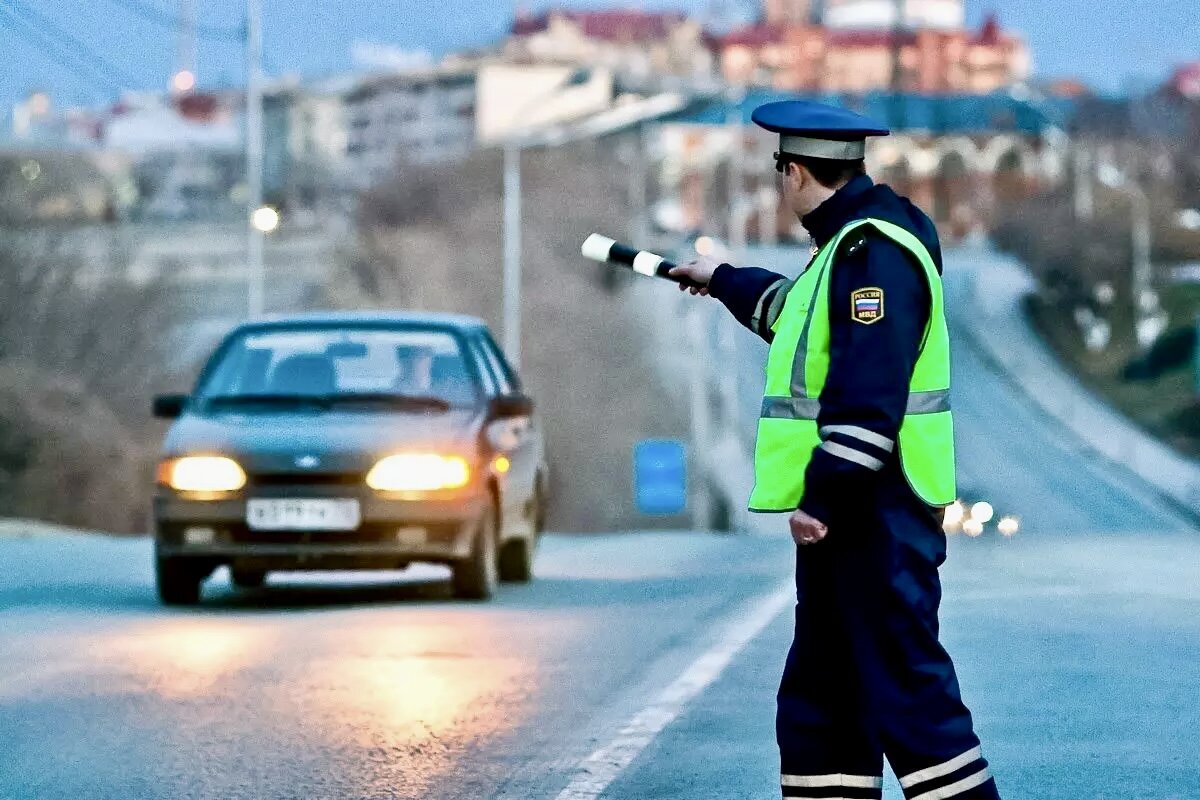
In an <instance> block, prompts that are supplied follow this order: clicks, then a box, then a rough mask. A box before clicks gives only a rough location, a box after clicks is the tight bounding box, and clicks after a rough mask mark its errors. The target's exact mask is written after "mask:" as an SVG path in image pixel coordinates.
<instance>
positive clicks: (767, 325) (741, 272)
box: [708, 264, 794, 342]
mask: <svg viewBox="0 0 1200 800" xmlns="http://www.w3.org/2000/svg"><path fill="white" fill-rule="evenodd" d="M793 283H794V281H791V280H789V279H788V278H785V277H784V276H783V275H780V274H779V273H777V272H771V270H769V269H762V268H760V267H732V266H730V265H729V264H722V265H721V266H719V267H717V270H716V272H714V273H713V276H712V279H711V280H710V281H709V283H708V291H709V293H710V294H711V295H712V296H713V297H715V298H717V299H718V300H720V301H721V302H722V303H723V304H724V306H725V308H727V309H729V313H730V314H733V316H734V318H735V319H736V320H737V321H738V322H740V323H741V324H743V325H745V326H746V327H747V328H749V329H750V330H751V331H753V332H754V333H756V334H758V335H759V336H761V337H762V338H763V339H765V340H766V341H768V342H770V341H771V339H772V338H774V333H772V331H771V325H772V324H773V323H774V322H775V320H776V318H778V316H779V313H780V312H781V311H782V310H783V301H784V299H785V298H786V297H787V290H788V289H790V288H791V287H792V284H793Z"/></svg>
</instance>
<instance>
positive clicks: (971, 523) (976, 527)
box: [962, 517, 983, 538]
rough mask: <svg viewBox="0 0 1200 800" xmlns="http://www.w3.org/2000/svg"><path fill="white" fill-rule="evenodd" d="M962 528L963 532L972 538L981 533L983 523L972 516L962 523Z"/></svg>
mask: <svg viewBox="0 0 1200 800" xmlns="http://www.w3.org/2000/svg"><path fill="white" fill-rule="evenodd" d="M962 529H963V533H965V534H966V535H967V536H970V537H972V538H974V537H976V536H979V535H980V534H982V533H983V523H982V522H980V521H979V520H977V519H975V518H974V517H972V518H971V519H969V520H967V521H966V522H964V523H963V526H962Z"/></svg>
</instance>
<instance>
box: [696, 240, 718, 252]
mask: <svg viewBox="0 0 1200 800" xmlns="http://www.w3.org/2000/svg"><path fill="white" fill-rule="evenodd" d="M715 249H716V243H715V242H713V240H712V237H709V236H700V237H697V239H696V252H697V253H698V254H699V255H702V256H711V255H712V254H713V251H714V250H715Z"/></svg>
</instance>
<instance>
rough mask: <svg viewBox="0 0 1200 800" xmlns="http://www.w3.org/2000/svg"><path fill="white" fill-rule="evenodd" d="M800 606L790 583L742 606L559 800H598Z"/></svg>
mask: <svg viewBox="0 0 1200 800" xmlns="http://www.w3.org/2000/svg"><path fill="white" fill-rule="evenodd" d="M795 601H796V585H795V583H794V582H793V581H792V580H790V579H789V580H787V581H785V582H784V583H783V584H781V585H780V586H779V587H778V588H777V589H776V590H775V591H773V592H771V593H770V594H768V595H766V596H763V597H759V598H756V599H755V600H753V601H751V602H750V603H747V604H746V605H745V606H743V607H742V609H741V611H740V612H739V613H737V614H734V615H733V618H732V619H731V620H730V621H729V622H728V623H726V625H725V629H724V631H722V633H721V635H720V636H719V637H718V638H717V642H716V644H714V645H713V646H712V647H711V648H710V649H709V650H708V651H707V652H705V653H704V654H703V655H701V656H700V657H699V658H697V659H696V660H695V661H693V662H692V663H691V665H689V666H688V668H687V669H686V670H684V671H683V674H681V675H680V676H679V677H678V678H676V679H675V680H674V681H672V682H671V684H670V685H669V686H667V688H665V689H663V690H662V692H660V693H659V695H658V697H656V698H655V699H654V700H653V701H651V703H650V704H649V705H648V706H646V707H645V708H643V709H642V710H641V711H639V712H638V713H637V714H634V716H633V718H632V719H630V720H629V722H628V723H627V724H626V725H625V727H623V728H621V730H620V731H618V732H617V736H616V738H614V739H613V740H612V741H611V742H609V743H608V744H607V745H605V746H604V747H601V748H600V749H599V750H597V751H596V752H594V753H592V754H591V755H590V756H588V757H587V758H585V759H584V760H583V761H581V762H580V763H579V765H578V766H577V767H576V768H575V775H574V777H573V778H572V779H571V782H570V783H569V784H568V785H567V788H565V789H563V790H562V791H561V792H559V794H558V797H557V800H595V798H597V797H599V796H600V795H601V794H602V793H603V792H604V791H605V790H606V789H607V788H608V787H609V786H610V785H611V784H612V782H613V781H614V780H616V778H617V776H618V775H620V774H621V772H622V771H623V770H624V769H625V768H626V767H628V766H629V765H630V764H631V763H632V762H633V760H634V759H635V758H637V757H638V755H639V754H640V753H641V752H642V751H643V750H645V749H646V746H647V745H649V744H650V743H651V742H652V741H654V738H655V737H656V736H658V734H659V733H661V732H662V730H663V728H665V727H667V726H668V725H670V724H671V723H672V722H674V721H675V719H676V718H677V717H678V716H679V715H680V714H681V713H682V712H683V710H684V708H686V707H687V704H688V703H690V702H691V701H692V700H693V699H694V698H695V697H696V696H697V695H699V694H700V693H701V692H703V691H704V690H705V689H707V688H708V687H709V686H710V685H711V684H712V683H713V682H714V681H715V680H716V679H717V678H719V677H720V676H721V673H722V672H724V671H725V668H726V667H727V666H729V662H730V661H732V660H733V657H734V656H736V655H737V654H738V653H739V652H740V651H741V650H742V648H744V647H745V646H746V645H747V644H749V643H750V642H751V640H753V639H754V637H755V636H757V635H758V634H759V633H761V632H762V630H763V628H765V627H767V625H768V624H769V623H770V622H771V620H773V619H775V618H776V617H777V616H779V614H780V613H781V612H782V611H783V609H784V608H785V607H787V606H788V605H790V604H793V603H795Z"/></svg>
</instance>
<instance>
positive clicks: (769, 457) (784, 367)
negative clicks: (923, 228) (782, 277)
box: [750, 218, 955, 512]
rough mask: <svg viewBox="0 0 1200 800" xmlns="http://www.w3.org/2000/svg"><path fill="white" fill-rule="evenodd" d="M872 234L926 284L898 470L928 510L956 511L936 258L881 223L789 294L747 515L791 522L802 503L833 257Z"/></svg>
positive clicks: (837, 239) (824, 366)
mask: <svg viewBox="0 0 1200 800" xmlns="http://www.w3.org/2000/svg"><path fill="white" fill-rule="evenodd" d="M868 225H869V226H871V227H873V228H874V229H875V230H877V231H878V232H879V233H881V234H883V235H884V236H886V237H887V238H889V239H891V240H892V241H893V242H895V243H896V244H897V245H899V246H900V247H902V248H904V249H905V250H907V251H908V252H909V253H911V254H912V255H913V257H914V258H915V259H916V260H917V261H918V262H919V263H920V264H921V266H922V268H923V269H924V272H925V279H926V280H927V281H928V283H929V296H930V301H931V303H930V309H929V322H928V325H927V326H926V329H925V338H924V341H923V342H922V343H921V350H920V354H919V356H918V357H917V363H916V366H915V367H914V369H913V376H912V380H911V381H910V382H909V395H908V408H907V410H906V412H905V414H904V421H903V423H902V424H901V426H900V439H899V448H900V464H901V467H902V469H903V472H904V476H905V478H906V479H907V480H908V483H909V485H910V486H911V487H912V489H913V491H914V492H915V493H916V494H917V496H918V497H920V498H921V499H922V500H924V501H925V502H926V503H928V504H930V505H934V506H945V505H949V504H950V503H952V502H954V498H955V483H954V426H953V422H952V420H951V416H950V338H949V333H948V331H947V329H946V314H945V309H944V308H943V305H942V278H941V275H939V274H938V271H937V266H936V265H935V264H934V262H933V257H932V256H930V254H929V251H928V250H927V249H926V248H925V246H924V245H923V244H921V241H920V240H919V239H918V238H917V237H916V236H914V235H913V234H912V233H911V232H909V231H907V230H905V229H904V228H901V227H900V226H899V225H895V224H893V223H891V222H887V221H884V220H880V219H873V218H866V219H859V220H854V221H853V222H851V223H849V224H847V225H846V226H845V227H843V228H842V229H841V230H840V231H839V232H838V234H837V235H836V236H834V237H833V239H832V240H830V241H829V242H827V243H826V244H825V246H824V247H822V248H821V249H820V251H818V253H817V255H816V256H815V257H814V258H813V260H812V263H811V264H809V266H808V268H807V269H806V270H805V271H804V274H802V275H801V276H800V277H799V278H798V279H797V280H796V282H795V284H793V285H792V287H791V289H790V291H789V292H788V295H787V299H786V301H785V302H784V306H783V310H782V311H781V312H780V314H779V318H778V319H776V320H775V322H774V324H773V325H772V326H771V329H772V330H773V331H774V333H775V338H774V339H773V340H772V342H771V351H770V354H769V355H768V357H767V385H766V391H765V393H764V394H765V396H764V397H763V404H762V414H761V416H760V417H759V421H758V439H757V441H756V443H755V448H754V491H753V492H752V493H751V495H750V510H751V511H765V512H772V511H779V512H791V511H793V510H795V509H796V507H797V506H798V505H799V504H800V501H801V499H802V498H803V497H804V471H805V468H806V467H807V466H808V462H809V461H810V460H811V459H812V455H813V451H814V450H815V449H816V448H817V447H819V446H820V445H821V442H822V436H821V432H820V431H819V430H818V428H817V413H818V412H819V411H820V405H821V404H820V397H821V390H822V389H823V388H824V386H825V378H826V376H827V375H828V374H829V339H830V330H829V284H830V274H831V272H832V271H833V270H834V269H836V268H837V264H836V262H835V259H834V255H835V253H837V251H838V246H839V245H840V244H841V242H842V240H843V239H845V237H846V236H847V235H848V234H850V233H851V232H852V231H854V230H856V229H858V228H861V227H863V226H868Z"/></svg>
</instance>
